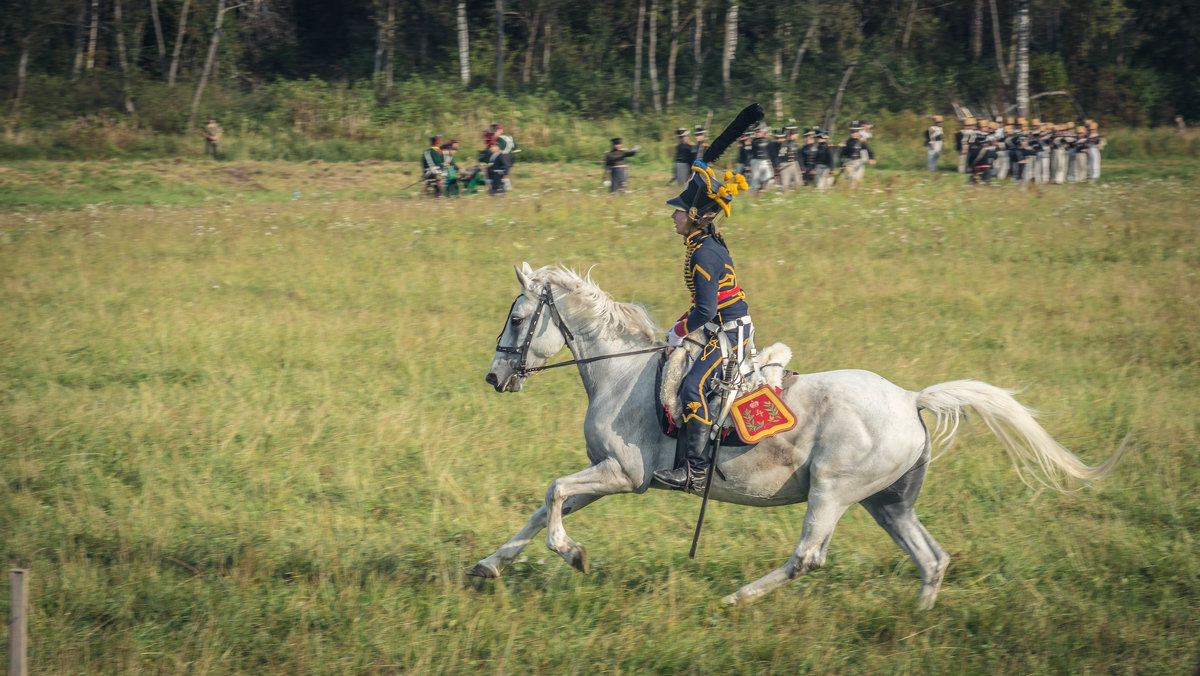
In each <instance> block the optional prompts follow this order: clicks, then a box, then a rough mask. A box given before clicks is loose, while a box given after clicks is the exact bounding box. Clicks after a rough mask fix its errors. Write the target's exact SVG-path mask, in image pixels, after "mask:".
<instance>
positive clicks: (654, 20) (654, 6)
mask: <svg viewBox="0 0 1200 676" xmlns="http://www.w3.org/2000/svg"><path fill="white" fill-rule="evenodd" d="M647 50H648V51H649V57H650V62H649V64H648V65H649V67H650V101H651V103H653V104H654V112H656V113H661V112H662V100H661V99H660V98H659V96H658V0H650V44H649V45H647Z"/></svg>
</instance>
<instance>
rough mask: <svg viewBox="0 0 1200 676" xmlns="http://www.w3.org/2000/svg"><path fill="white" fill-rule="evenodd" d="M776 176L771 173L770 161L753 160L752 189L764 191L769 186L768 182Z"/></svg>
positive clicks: (751, 168) (751, 163) (751, 167)
mask: <svg viewBox="0 0 1200 676" xmlns="http://www.w3.org/2000/svg"><path fill="white" fill-rule="evenodd" d="M774 176H775V174H774V172H773V171H771V162H770V161H768V160H759V159H753V160H750V189H751V190H762V189H763V188H765V187H766V186H767V182H768V181H770V180H771V179H772V178H773V177H774Z"/></svg>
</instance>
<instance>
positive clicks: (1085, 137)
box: [1071, 120, 1091, 182]
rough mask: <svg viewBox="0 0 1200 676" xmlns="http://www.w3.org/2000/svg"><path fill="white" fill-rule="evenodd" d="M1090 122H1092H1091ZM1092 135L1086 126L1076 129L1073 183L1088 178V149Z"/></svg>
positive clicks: (1072, 168) (1072, 160) (1072, 166)
mask: <svg viewBox="0 0 1200 676" xmlns="http://www.w3.org/2000/svg"><path fill="white" fill-rule="evenodd" d="M1089 121H1090V120H1089ZM1090 138H1091V134H1090V133H1089V130H1088V128H1087V127H1086V126H1084V125H1082V124H1081V125H1079V126H1077V127H1075V146H1074V150H1075V153H1074V154H1073V155H1072V156H1071V181H1072V182H1079V181H1085V180H1087V177H1088V157H1087V149H1088V144H1089V142H1090V141H1089V139H1090Z"/></svg>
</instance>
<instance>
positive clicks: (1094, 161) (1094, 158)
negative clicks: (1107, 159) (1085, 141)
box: [1087, 146, 1100, 181]
mask: <svg viewBox="0 0 1200 676" xmlns="http://www.w3.org/2000/svg"><path fill="white" fill-rule="evenodd" d="M1087 177H1088V180H1089V181H1094V180H1096V179H1098V178H1100V149H1099V148H1097V147H1096V146H1089V147H1088V149H1087Z"/></svg>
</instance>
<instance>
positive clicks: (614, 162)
mask: <svg viewBox="0 0 1200 676" xmlns="http://www.w3.org/2000/svg"><path fill="white" fill-rule="evenodd" d="M639 150H641V147H640V146H634V147H633V150H625V149H624V148H622V147H621V139H620V138H614V139H613V140H612V150H609V151H608V152H607V153H604V172H605V174H606V175H608V176H609V179H608V180H609V184H608V191H609V192H610V193H611V192H625V191H626V190H628V188H629V168H628V167H629V165H627V164H625V158H626V157H631V156H633V155H636V154H637V152H638V151H639Z"/></svg>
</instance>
